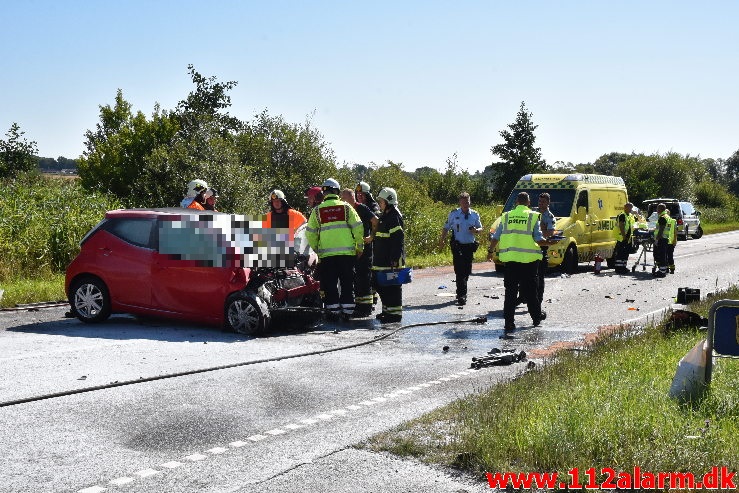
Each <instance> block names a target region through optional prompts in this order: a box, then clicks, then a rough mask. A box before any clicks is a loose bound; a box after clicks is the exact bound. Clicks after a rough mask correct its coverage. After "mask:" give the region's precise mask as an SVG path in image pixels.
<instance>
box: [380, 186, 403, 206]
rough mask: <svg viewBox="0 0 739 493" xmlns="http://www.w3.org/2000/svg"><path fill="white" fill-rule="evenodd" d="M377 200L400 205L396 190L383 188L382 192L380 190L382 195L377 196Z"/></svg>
mask: <svg viewBox="0 0 739 493" xmlns="http://www.w3.org/2000/svg"><path fill="white" fill-rule="evenodd" d="M377 198H378V199H382V200H384V201H385V202H387V203H388V204H390V205H398V194H397V193H395V189H394V188H390V187H385V188H383V189H382V190H380V193H379V194H377Z"/></svg>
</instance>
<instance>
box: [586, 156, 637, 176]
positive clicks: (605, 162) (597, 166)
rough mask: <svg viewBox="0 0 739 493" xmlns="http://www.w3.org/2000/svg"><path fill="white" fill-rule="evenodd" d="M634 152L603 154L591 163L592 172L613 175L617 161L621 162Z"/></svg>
mask: <svg viewBox="0 0 739 493" xmlns="http://www.w3.org/2000/svg"><path fill="white" fill-rule="evenodd" d="M633 155H634V153H631V154H624V153H622V152H610V153H608V154H603V155H602V156H601V157H599V158H598V159H596V160H595V162H594V163H593V171H592V172H593V173H596V174H599V175H608V176H613V175H614V173H615V172H616V168H617V167H618V165H619V163H622V162H624V161H626V160H627V159H629V158H630V157H631V156H633Z"/></svg>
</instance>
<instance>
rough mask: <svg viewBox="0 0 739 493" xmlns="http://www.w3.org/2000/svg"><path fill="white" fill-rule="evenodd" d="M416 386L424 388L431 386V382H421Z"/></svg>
mask: <svg viewBox="0 0 739 493" xmlns="http://www.w3.org/2000/svg"><path fill="white" fill-rule="evenodd" d="M418 386H419V387H423V388H424V389H425V388H428V387H431V384H430V383H422V384H419V385H418Z"/></svg>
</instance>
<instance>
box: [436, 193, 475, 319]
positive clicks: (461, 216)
mask: <svg viewBox="0 0 739 493" xmlns="http://www.w3.org/2000/svg"><path fill="white" fill-rule="evenodd" d="M448 231H451V232H452V241H451V250H452V259H453V262H454V275H455V276H456V278H457V303H458V304H459V305H464V304H466V303H467V281H468V280H469V278H470V274H471V273H472V256H473V255H474V253H475V251H476V250H477V247H478V243H477V238H476V237H475V235H477V233H479V232H480V231H482V223H481V222H480V214H478V213H477V211H476V210H474V209H471V208H470V194H469V193H467V192H462V193H461V194H459V207H458V208H457V209H455V210H453V211H452V212H450V213H449V216H448V217H447V220H446V223H445V224H444V227H443V228H441V238H440V239H439V247H440V248H443V247H444V242H445V240H446V235H447V232H448Z"/></svg>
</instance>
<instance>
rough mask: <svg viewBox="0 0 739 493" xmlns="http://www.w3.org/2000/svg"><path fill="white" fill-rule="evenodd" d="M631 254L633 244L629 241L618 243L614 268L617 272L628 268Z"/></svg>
mask: <svg viewBox="0 0 739 493" xmlns="http://www.w3.org/2000/svg"><path fill="white" fill-rule="evenodd" d="M630 253H631V243H630V242H628V241H617V242H616V251H615V255H614V267H615V268H616V271H622V270H624V269H626V268H627V264H628V263H629V254H630Z"/></svg>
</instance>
